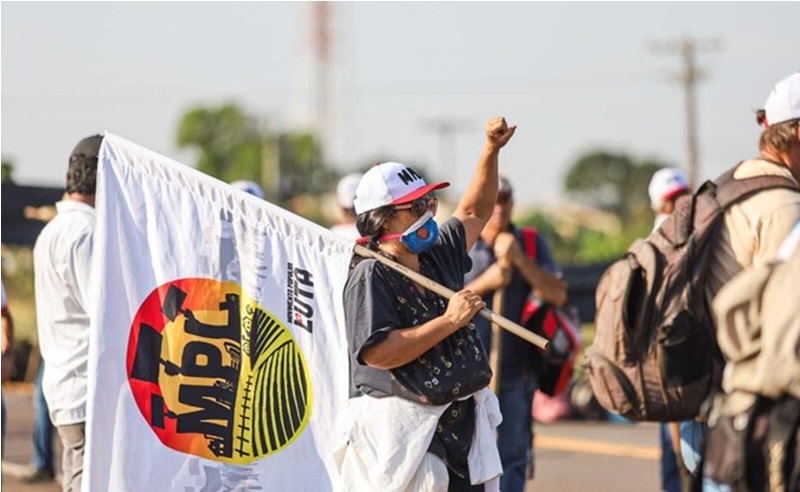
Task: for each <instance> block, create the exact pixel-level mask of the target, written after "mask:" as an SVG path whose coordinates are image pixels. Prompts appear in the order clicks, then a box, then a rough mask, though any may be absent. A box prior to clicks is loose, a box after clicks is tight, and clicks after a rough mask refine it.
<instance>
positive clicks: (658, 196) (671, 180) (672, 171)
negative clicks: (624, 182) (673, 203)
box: [647, 167, 691, 210]
mask: <svg viewBox="0 0 800 492" xmlns="http://www.w3.org/2000/svg"><path fill="white" fill-rule="evenodd" d="M689 190H691V186H689V180H688V179H686V174H685V173H684V172H683V171H682V170H681V169H678V168H677V167H666V168H664V169H659V170H658V171H656V172H655V173H654V174H653V177H652V178H650V185H649V186H648V187H647V193H648V194H649V195H650V206H651V207H652V208H653V210H660V209H661V207H662V206H663V205H664V202H666V201H667V200H670V199H672V198H674V197H675V195H677V194H679V193H682V192H686V191H689Z"/></svg>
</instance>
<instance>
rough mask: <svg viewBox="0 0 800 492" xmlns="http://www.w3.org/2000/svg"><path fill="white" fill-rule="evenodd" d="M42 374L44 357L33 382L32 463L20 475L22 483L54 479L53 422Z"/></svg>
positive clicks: (40, 361)
mask: <svg viewBox="0 0 800 492" xmlns="http://www.w3.org/2000/svg"><path fill="white" fill-rule="evenodd" d="M43 375H44V359H42V358H40V359H39V367H38V369H37V370H36V379H35V380H34V382H33V435H32V438H33V463H32V464H31V471H30V472H29V473H28V475H25V476H23V477H22V481H23V482H24V483H38V482H49V481H51V480H54V479H55V466H54V461H53V422H52V421H50V409H49V408H48V406H47V400H45V398H44V390H43V389H42V376H43Z"/></svg>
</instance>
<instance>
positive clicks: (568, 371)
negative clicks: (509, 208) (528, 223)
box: [521, 227, 581, 396]
mask: <svg viewBox="0 0 800 492" xmlns="http://www.w3.org/2000/svg"><path fill="white" fill-rule="evenodd" d="M537 236H538V231H537V230H536V229H535V228H533V227H523V228H522V238H523V241H524V242H525V252H526V254H527V255H528V258H530V259H532V260H534V261H535V260H536V258H537V253H538V251H537V247H536V237H537ZM521 324H522V326H524V327H526V328H528V329H529V330H531V331H533V332H534V333H536V334H538V335H541V336H543V337H545V338H547V339H548V340H550V346H549V347H548V349H547V350H545V351H544V353H543V358H544V363H543V367H542V372H541V375H540V377H539V390H540V391H542V392H543V393H545V394H547V395H550V396H558V395H560V394H562V393H563V392H564V391H566V390H567V387H568V386H569V383H570V381H572V371H573V369H574V367H575V359H576V358H577V356H578V352H579V351H580V326H581V323H580V319H578V316H577V310H576V309H575V308H574V307H573V306H570V305H566V306H565V307H563V308H556V307H554V306H552V305H551V304H548V303H546V302H544V301H542V300H540V299H535V298H533V297H531V299H529V300H528V301H527V302H526V303H525V306H524V307H523V308H522V323H521Z"/></svg>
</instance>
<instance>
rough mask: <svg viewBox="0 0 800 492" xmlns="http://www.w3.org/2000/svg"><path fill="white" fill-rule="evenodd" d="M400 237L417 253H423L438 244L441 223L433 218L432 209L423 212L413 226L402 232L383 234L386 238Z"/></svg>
mask: <svg viewBox="0 0 800 492" xmlns="http://www.w3.org/2000/svg"><path fill="white" fill-rule="evenodd" d="M397 238H400V241H402V242H403V243H404V244H405V245H406V246H407V247H408V249H409V250H411V252H412V253H414V254H415V255H418V254H420V253H422V252H423V251H426V250H428V249H430V248H431V246H433V245H434V244H436V239H438V238H439V225H438V224H437V223H436V221H435V220H433V214H432V213H431V211H430V210H429V211H427V212H425V213H424V214H422V217H420V218H419V219H417V221H416V222H414V223H413V224H411V227H409V228H408V229H406V231H405V232H404V233H402V234H389V235H386V236H383V237H382V238H381V240H384V239H397Z"/></svg>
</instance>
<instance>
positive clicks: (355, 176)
mask: <svg viewBox="0 0 800 492" xmlns="http://www.w3.org/2000/svg"><path fill="white" fill-rule="evenodd" d="M362 176H364V174H362V173H350V174H348V175H347V176H345V177H343V178H342V179H340V180H339V184H338V185H336V200H337V201H338V202H339V206H340V207H342V208H346V209H351V208H353V199H354V198H355V197H356V190H357V189H358V183H360V182H361V178H362Z"/></svg>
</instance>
